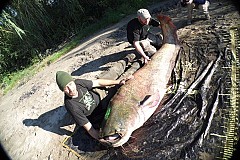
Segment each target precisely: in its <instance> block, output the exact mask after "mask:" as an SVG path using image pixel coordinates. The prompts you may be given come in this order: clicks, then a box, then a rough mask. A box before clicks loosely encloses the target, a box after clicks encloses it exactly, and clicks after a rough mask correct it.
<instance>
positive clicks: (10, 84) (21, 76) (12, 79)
mask: <svg viewBox="0 0 240 160" xmlns="http://www.w3.org/2000/svg"><path fill="white" fill-rule="evenodd" d="M153 2H154V1H152V2H151V3H153ZM149 3H150V1H148V2H142V3H138V4H137V5H133V6H129V5H127V4H123V5H122V6H120V7H119V9H118V10H111V9H109V10H108V11H107V12H106V14H105V16H104V18H102V19H101V20H99V21H98V22H96V23H94V24H91V25H90V26H88V27H87V28H84V29H82V30H81V31H79V33H78V34H77V35H76V36H75V37H74V38H72V40H71V41H69V42H67V43H66V44H65V45H64V47H63V48H62V49H60V50H59V51H56V52H54V53H52V54H51V55H49V56H47V57H45V58H44V59H43V60H41V61H40V62H39V60H37V61H36V60H33V61H36V62H34V63H33V65H32V66H30V67H27V68H25V69H23V70H20V71H17V72H14V73H11V74H6V75H1V77H3V78H2V82H1V86H0V87H1V93H2V94H6V93H8V92H9V91H10V90H11V89H13V88H14V87H16V86H18V85H20V84H22V83H24V82H25V81H27V80H28V79H29V78H30V77H32V76H33V75H35V74H36V73H37V72H39V71H40V70H41V69H43V68H44V67H45V66H47V65H49V64H51V63H53V62H55V61H56V60H58V59H59V58H60V57H61V56H63V55H65V54H66V53H68V52H69V51H70V50H72V49H73V48H75V47H76V46H78V45H79V44H80V41H81V40H82V39H83V38H85V37H87V36H90V35H92V34H93V33H96V32H98V31H99V30H100V29H103V28H105V27H107V26H110V25H112V24H115V23H117V22H119V20H121V19H122V18H124V17H126V16H127V15H129V14H134V13H135V12H136V10H137V9H138V8H140V7H141V6H144V5H146V4H149Z"/></svg>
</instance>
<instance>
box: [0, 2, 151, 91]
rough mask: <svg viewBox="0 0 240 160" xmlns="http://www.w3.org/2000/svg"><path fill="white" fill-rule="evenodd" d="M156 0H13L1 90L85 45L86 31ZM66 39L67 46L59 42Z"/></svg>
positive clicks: (3, 22) (6, 14)
mask: <svg viewBox="0 0 240 160" xmlns="http://www.w3.org/2000/svg"><path fill="white" fill-rule="evenodd" d="M50 2H52V3H50ZM153 2H154V0H152V1H146V0H130V1H129V0H128V1H127V0H119V1H113V0H101V1H98V0H86V1H79V0H63V1H57V0H55V1H54V0H53V1H50V0H39V1H36V0H34V1H19V0H13V1H12V3H11V4H9V5H8V6H6V8H5V9H4V10H3V11H2V12H1V15H0V38H1V42H0V50H1V52H0V82H1V86H0V87H1V90H3V93H4V94H5V93H7V92H8V91H9V90H11V89H12V88H13V87H14V86H16V85H17V84H18V83H20V81H21V80H22V79H27V77H30V76H32V75H34V74H35V73H36V72H37V71H39V70H40V69H41V68H43V67H44V66H46V65H49V64H50V63H52V62H54V61H55V60H57V59H58V58H59V57H61V56H62V55H64V54H66V53H67V52H68V51H70V50H71V49H73V48H74V47H76V46H77V45H79V42H80V40H81V39H83V38H84V37H87V36H89V35H91V34H93V33H95V32H97V31H98V30H100V29H102V28H104V27H107V26H109V25H112V24H114V23H117V22H118V21H119V20H121V19H122V18H124V17H125V16H127V15H129V14H133V13H135V12H136V10H137V9H138V8H142V7H146V6H147V5H150V4H152V3H153ZM66 41H67V43H66V44H64V47H63V48H59V47H58V46H60V45H61V44H63V42H66Z"/></svg>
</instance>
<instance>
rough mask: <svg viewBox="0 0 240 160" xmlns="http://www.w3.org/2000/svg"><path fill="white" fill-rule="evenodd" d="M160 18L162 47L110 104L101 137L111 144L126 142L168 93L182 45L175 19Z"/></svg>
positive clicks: (113, 145) (161, 16) (114, 145)
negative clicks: (168, 86) (167, 89)
mask: <svg viewBox="0 0 240 160" xmlns="http://www.w3.org/2000/svg"><path fill="white" fill-rule="evenodd" d="M158 19H159V21H160V23H161V29H162V33H163V45H162V47H161V48H160V49H159V50H158V51H157V52H156V53H155V54H154V55H153V56H152V57H151V61H149V62H148V63H147V64H145V65H144V66H143V67H142V68H140V69H139V70H138V71H136V72H135V73H134V74H133V76H134V78H133V79H130V80H128V81H127V82H126V84H125V85H123V86H121V87H120V88H119V90H118V91H117V93H116V94H115V95H114V96H113V98H112V99H111V101H110V103H109V106H108V111H107V113H106V116H105V118H106V121H105V122H104V126H103V128H102V131H101V136H102V137H103V138H104V139H105V140H106V141H107V142H108V144H109V145H110V146H112V147H118V146H122V145H123V144H125V143H126V142H127V141H128V140H129V138H130V137H131V134H132V132H133V131H135V130H136V129H138V128H139V127H141V126H142V125H143V124H144V123H145V122H146V121H147V120H148V119H149V118H150V117H151V115H152V114H153V113H154V111H155V110H156V109H157V108H158V106H159V104H160V102H161V100H162V98H163V97H164V95H165V92H166V87H167V83H168V81H169V79H170V77H171V73H172V70H173V68H174V65H175V61H176V57H177V55H178V51H179V49H180V46H179V41H178V37H177V33H176V32H177V29H176V27H175V25H174V24H173V23H172V20H171V19H170V18H169V17H168V16H165V15H158Z"/></svg>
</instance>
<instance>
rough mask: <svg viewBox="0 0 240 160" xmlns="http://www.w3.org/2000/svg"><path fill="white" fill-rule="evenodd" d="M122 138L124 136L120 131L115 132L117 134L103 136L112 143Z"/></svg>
mask: <svg viewBox="0 0 240 160" xmlns="http://www.w3.org/2000/svg"><path fill="white" fill-rule="evenodd" d="M121 138H122V136H121V134H119V133H115V134H112V135H109V136H105V137H103V139H104V140H106V141H107V142H109V143H111V144H112V143H114V142H117V141H119V140H120V139H121Z"/></svg>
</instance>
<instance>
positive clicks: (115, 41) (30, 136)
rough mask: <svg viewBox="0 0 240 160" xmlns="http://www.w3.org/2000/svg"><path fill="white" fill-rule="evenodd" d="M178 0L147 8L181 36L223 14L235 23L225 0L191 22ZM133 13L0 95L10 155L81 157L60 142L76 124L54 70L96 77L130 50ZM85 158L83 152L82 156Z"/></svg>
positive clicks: (20, 158) (18, 159)
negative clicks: (128, 34)
mask: <svg viewBox="0 0 240 160" xmlns="http://www.w3.org/2000/svg"><path fill="white" fill-rule="evenodd" d="M176 2H177V0H169V1H167V2H165V3H159V4H156V5H154V6H152V7H149V8H148V9H149V10H150V11H151V12H152V14H153V15H154V14H155V13H157V12H159V11H163V14H166V15H169V16H170V17H171V18H172V19H173V21H174V24H175V25H176V26H177V27H178V35H179V38H180V40H185V39H188V38H189V37H193V36H195V35H194V30H196V29H198V28H201V27H202V26H204V25H205V26H206V25H209V26H210V25H211V24H212V23H213V22H214V21H216V19H215V18H219V17H222V20H221V23H220V22H219V23H216V22H215V23H216V24H218V25H219V24H221V25H223V26H224V25H226V26H228V27H230V26H231V25H236V24H237V23H238V24H239V13H238V11H237V9H236V8H234V7H233V6H232V5H226V4H225V2H224V1H223V0H220V1H217V0H211V6H210V15H211V16H212V20H204V19H202V18H199V17H201V15H200V14H198V13H197V12H194V15H195V17H198V18H195V19H194V22H193V24H192V25H187V23H186V22H187V19H186V15H187V14H186V9H185V8H180V7H179V5H176V4H177V3H176ZM133 17H135V15H130V16H128V17H126V18H125V19H123V20H122V21H120V22H119V23H118V24H116V25H114V26H111V27H109V28H107V29H105V30H103V31H101V32H99V33H97V34H95V35H93V36H91V37H88V38H87V39H85V40H84V41H82V42H81V43H80V45H79V46H78V47H76V48H75V49H73V50H72V51H70V52H69V53H68V54H66V55H65V56H63V57H61V58H60V59H59V60H58V61H56V62H55V63H53V64H50V65H49V66H47V67H45V68H44V69H42V70H41V71H40V72H39V73H37V74H36V75H35V76H33V77H32V78H31V79H30V80H29V81H27V82H24V83H20V84H19V86H18V87H16V88H15V89H13V90H12V91H10V92H9V93H8V94H7V95H5V96H3V97H1V101H0V106H1V107H0V109H1V111H0V128H1V133H0V141H1V145H2V146H3V148H4V149H5V151H6V152H7V154H8V155H9V157H10V158H11V159H13V160H26V159H31V160H38V159H41V160H45V159H48V160H55V159H56V160H66V159H71V160H74V159H79V158H78V157H77V156H76V155H75V154H73V153H72V152H69V151H68V150H67V149H66V148H64V147H63V146H62V144H61V142H62V141H63V140H64V139H65V138H66V137H68V136H70V135H71V134H72V132H73V130H74V128H75V124H74V123H73V121H72V118H71V117H70V116H69V115H68V114H67V112H66V110H65V108H64V106H63V96H64V95H63V93H62V92H61V91H60V90H59V89H58V87H57V85H56V83H55V73H56V72H57V71H58V70H63V71H66V72H69V73H71V74H72V75H78V76H80V77H81V78H86V79H94V78H96V77H97V76H98V75H100V74H101V73H102V72H104V71H106V70H107V69H108V68H110V67H111V66H113V65H114V64H115V63H116V62H117V61H119V60H121V59H122V58H124V57H125V56H126V55H127V54H129V53H132V52H134V49H133V48H132V47H131V45H129V43H128V42H127V39H126V30H125V28H126V24H127V22H128V21H129V20H130V19H131V18H133ZM83 159H84V157H83Z"/></svg>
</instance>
